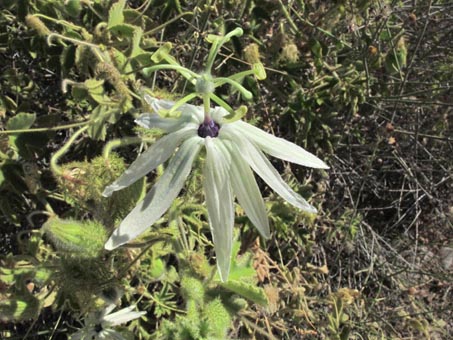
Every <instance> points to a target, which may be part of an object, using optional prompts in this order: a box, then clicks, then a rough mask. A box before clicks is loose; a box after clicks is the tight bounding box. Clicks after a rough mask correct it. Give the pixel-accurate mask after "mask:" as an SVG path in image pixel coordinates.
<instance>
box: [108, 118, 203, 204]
mask: <svg viewBox="0 0 453 340" xmlns="http://www.w3.org/2000/svg"><path fill="white" fill-rule="evenodd" d="M196 129H197V126H196V125H194V124H188V125H187V126H186V127H184V128H183V129H181V130H178V131H175V132H173V133H171V134H169V135H166V136H164V137H162V138H160V139H159V140H158V141H157V142H155V143H154V144H153V145H152V146H151V147H149V149H148V150H146V151H145V152H144V153H142V154H141V155H140V156H138V157H137V159H136V160H135V161H134V162H133V163H132V164H131V165H130V166H129V168H128V169H127V170H126V171H125V172H124V173H123V174H122V175H121V176H120V178H118V179H117V180H116V181H115V182H113V183H112V184H110V185H109V186H108V187H106V188H105V190H104V192H103V193H102V195H103V196H104V197H108V196H111V195H112V194H113V192H114V191H118V190H121V189H123V188H126V187H128V186H129V185H131V184H133V183H135V182H136V181H137V180H139V179H140V178H142V177H143V176H145V175H146V174H147V173H148V172H151V171H153V170H154V169H155V168H156V167H157V166H159V164H162V163H163V162H165V161H166V160H167V159H168V158H169V157H170V156H171V155H172V154H173V153H174V151H175V149H176V148H177V147H178V146H179V144H180V143H181V142H182V141H183V140H184V139H186V138H188V137H189V136H191V135H194V136H195V135H196Z"/></svg>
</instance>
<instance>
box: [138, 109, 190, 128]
mask: <svg viewBox="0 0 453 340" xmlns="http://www.w3.org/2000/svg"><path fill="white" fill-rule="evenodd" d="M190 120H191V119H190V117H188V116H186V115H184V116H181V117H180V118H162V117H161V116H159V115H158V114H156V113H144V114H142V115H140V117H138V118H137V119H136V120H135V122H136V123H137V124H138V125H140V126H141V127H144V128H147V129H153V128H155V129H161V130H164V131H165V132H173V131H176V130H179V129H181V128H182V127H183V126H184V125H185V124H187V123H188V122H190Z"/></svg>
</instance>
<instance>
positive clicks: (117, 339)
mask: <svg viewBox="0 0 453 340" xmlns="http://www.w3.org/2000/svg"><path fill="white" fill-rule="evenodd" d="M91 339H94V338H87V340H91ZM96 339H99V340H104V339H105V340H126V338H125V337H124V336H123V335H122V334H121V333H119V332H117V331H115V330H114V329H109V328H108V329H104V330H102V331H101V333H99V335H98V337H96Z"/></svg>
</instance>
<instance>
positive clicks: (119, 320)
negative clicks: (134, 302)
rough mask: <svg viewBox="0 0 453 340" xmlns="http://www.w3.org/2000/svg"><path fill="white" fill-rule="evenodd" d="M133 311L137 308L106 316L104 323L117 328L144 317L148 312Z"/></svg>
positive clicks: (129, 308)
mask: <svg viewBox="0 0 453 340" xmlns="http://www.w3.org/2000/svg"><path fill="white" fill-rule="evenodd" d="M133 309H135V306H129V307H127V308H123V309H121V310H119V311H117V312H115V313H113V314H109V315H106V316H105V317H104V320H103V321H104V322H106V323H107V324H108V325H110V326H116V325H121V324H123V323H126V322H129V321H131V320H135V319H138V318H139V317H141V316H142V315H145V314H146V312H134V311H133Z"/></svg>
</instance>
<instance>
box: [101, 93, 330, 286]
mask: <svg viewBox="0 0 453 340" xmlns="http://www.w3.org/2000/svg"><path fill="white" fill-rule="evenodd" d="M145 100H146V101H147V102H148V104H150V105H151V107H152V109H153V110H154V113H152V114H149V113H146V114H143V115H142V116H140V117H139V118H138V119H137V120H136V122H137V124H139V125H141V126H143V127H146V128H159V129H162V130H164V131H166V132H167V133H168V134H167V135H165V136H164V137H162V138H161V139H159V140H158V141H157V142H156V143H154V144H153V145H152V146H151V147H150V148H149V149H148V150H146V151H145V152H144V153H143V154H141V155H140V156H139V157H138V158H137V159H136V160H135V161H134V162H133V163H132V164H131V166H130V167H129V168H128V169H127V170H126V171H125V172H124V173H123V175H122V176H121V177H120V178H119V179H118V180H116V181H115V182H114V183H113V184H111V185H109V186H108V187H107V188H106V189H105V191H104V193H103V195H104V196H110V195H111V194H112V193H113V192H114V191H117V190H120V189H123V188H125V187H128V186H129V185H131V184H132V183H134V182H135V181H137V180H138V179H140V178H141V177H143V176H145V175H146V174H147V173H148V172H150V171H152V170H153V169H155V168H156V167H157V166H158V165H160V164H162V163H164V162H165V161H166V160H168V159H169V158H170V157H171V156H172V155H173V154H174V153H175V150H177V151H176V154H175V155H174V157H173V158H171V159H170V161H169V163H168V166H167V168H166V170H165V172H164V173H163V175H162V176H161V177H160V178H159V180H158V181H157V183H156V184H155V185H154V186H153V188H152V189H151V191H150V192H149V193H148V194H147V195H146V197H145V198H144V200H143V201H141V202H140V203H139V204H138V205H137V206H136V207H135V208H134V209H133V210H132V211H131V212H130V213H129V215H128V216H127V217H126V218H125V219H124V220H123V221H122V222H121V224H120V226H119V228H118V229H116V230H115V231H114V232H113V234H112V235H111V237H110V239H109V240H108V241H107V243H106V245H105V248H106V249H109V250H111V249H114V248H116V247H118V246H120V245H122V244H124V243H126V242H129V241H130V240H132V239H134V238H136V237H137V236H138V235H140V234H141V233H143V232H144V231H145V230H146V229H147V228H148V227H149V226H150V225H152V224H153V223H154V222H155V221H157V220H158V219H159V218H160V217H161V216H162V215H163V214H164V213H165V211H166V210H167V209H168V208H169V207H170V205H171V203H172V202H173V200H174V199H175V198H176V197H177V196H178V194H179V192H180V191H181V189H182V187H183V185H184V181H185V180H186V178H187V176H188V175H189V173H190V170H191V168H192V163H193V161H194V159H195V158H196V157H197V155H198V152H199V151H200V149H201V147H202V146H203V145H204V146H205V148H206V160H205V165H204V169H203V187H204V192H205V197H206V204H207V207H208V213H209V225H210V228H211V233H212V237H213V241H214V248H215V252H216V257H217V266H218V269H219V273H220V278H221V279H222V281H226V280H227V278H228V273H229V269H230V254H231V246H232V240H233V225H234V209H233V200H234V197H233V195H235V196H236V197H237V199H238V201H239V204H240V205H241V206H242V207H243V209H244V210H245V212H246V214H247V216H248V217H249V219H250V220H251V221H252V223H253V224H254V225H255V226H256V228H257V229H258V231H259V232H260V234H261V235H262V236H263V237H266V238H267V237H269V222H268V219H267V215H266V209H265V206H264V201H263V198H262V197H261V193H260V190H259V188H258V185H257V183H256V181H255V178H254V175H253V172H252V170H251V169H253V170H254V171H255V172H256V173H257V174H258V175H259V176H260V177H261V178H262V179H263V180H264V181H265V182H266V183H267V184H268V185H269V186H270V187H271V188H272V189H273V190H274V191H275V192H277V193H278V194H279V195H280V196H281V197H282V198H284V199H285V200H286V201H288V202H289V203H291V204H292V205H294V206H296V207H297V208H300V209H302V210H305V211H308V212H312V213H315V212H316V209H315V208H314V207H312V206H311V205H310V204H308V203H307V201H306V200H305V199H303V198H302V197H301V196H300V195H298V194H297V193H295V192H294V191H293V190H291V188H290V187H289V186H288V185H287V184H286V183H285V182H284V181H283V179H282V178H281V177H280V175H279V173H278V171H277V170H276V169H275V168H274V167H273V166H272V164H271V163H270V162H269V160H268V159H267V158H266V156H265V155H264V154H263V151H264V152H265V153H267V154H269V155H271V156H274V157H278V158H280V159H283V160H286V161H289V162H293V163H296V164H300V165H304V166H308V167H312V168H321V169H327V168H328V166H327V165H326V164H325V163H324V162H323V161H321V160H320V159H319V158H317V157H316V156H314V155H312V154H311V153H309V152H307V151H305V150H304V149H302V148H301V147H299V146H297V145H295V144H293V143H290V142H288V141H286V140H284V139H281V138H278V137H275V136H273V135H270V134H268V133H266V132H264V131H262V130H260V129H258V128H256V127H254V126H252V125H250V124H247V123H245V122H243V121H241V120H238V121H235V122H231V123H228V122H225V121H224V119H223V117H224V116H226V115H228V112H227V111H226V110H225V109H223V108H221V107H216V108H214V109H212V108H211V109H210V114H209V116H208V118H204V116H205V115H204V110H203V108H202V107H198V106H193V105H189V104H184V105H182V106H181V107H179V108H178V111H181V112H182V114H181V116H180V117H179V118H178V119H175V118H161V117H160V116H159V115H158V114H156V112H159V111H161V112H165V111H166V110H169V109H171V108H172V106H173V105H174V103H173V102H171V101H167V100H158V99H154V98H152V97H150V96H145ZM167 112H168V111H167Z"/></svg>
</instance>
